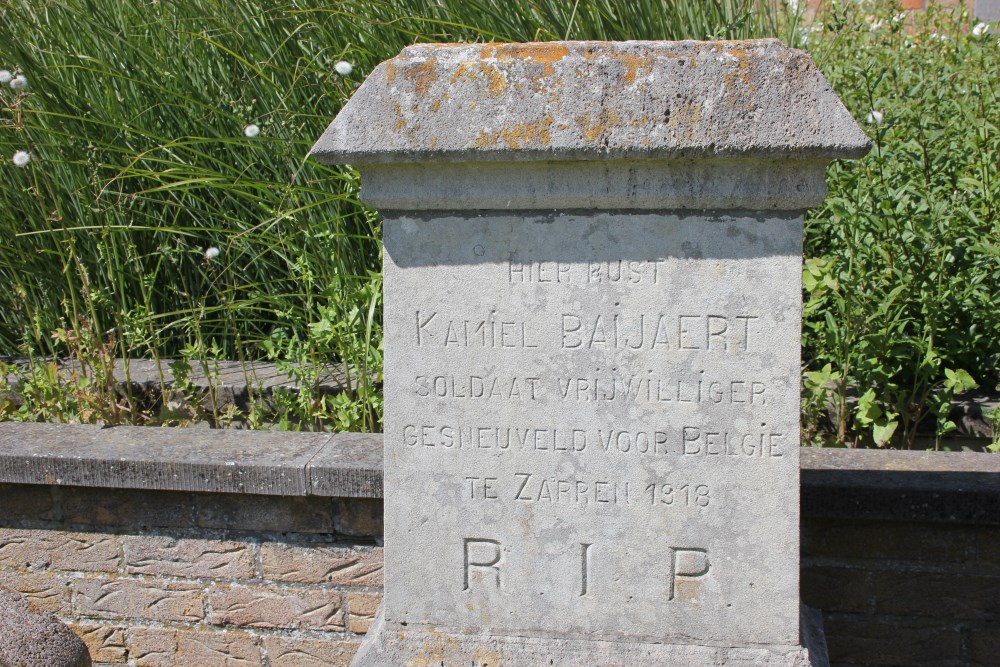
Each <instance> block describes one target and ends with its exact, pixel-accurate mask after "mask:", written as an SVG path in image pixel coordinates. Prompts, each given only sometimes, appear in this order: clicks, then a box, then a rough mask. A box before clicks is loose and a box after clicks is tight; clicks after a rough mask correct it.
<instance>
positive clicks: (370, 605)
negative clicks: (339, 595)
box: [347, 593, 382, 635]
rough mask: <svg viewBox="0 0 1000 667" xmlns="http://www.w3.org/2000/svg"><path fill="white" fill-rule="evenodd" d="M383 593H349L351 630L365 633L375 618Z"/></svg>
mask: <svg viewBox="0 0 1000 667" xmlns="http://www.w3.org/2000/svg"><path fill="white" fill-rule="evenodd" d="M380 604H382V595H381V594H379V593H348V594H347V610H348V621H349V623H350V630H351V632H355V633H357V634H359V635H363V634H365V633H366V632H368V628H369V627H370V626H371V624H372V622H373V621H374V620H375V614H376V613H377V612H378V607H379V605H380Z"/></svg>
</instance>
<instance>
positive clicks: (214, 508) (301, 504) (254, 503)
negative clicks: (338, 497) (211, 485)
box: [195, 493, 333, 533]
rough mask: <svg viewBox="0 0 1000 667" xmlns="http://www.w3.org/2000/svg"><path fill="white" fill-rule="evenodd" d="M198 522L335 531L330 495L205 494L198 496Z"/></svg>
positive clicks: (290, 530) (228, 527) (207, 525)
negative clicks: (324, 496) (328, 496)
mask: <svg viewBox="0 0 1000 667" xmlns="http://www.w3.org/2000/svg"><path fill="white" fill-rule="evenodd" d="M195 504H196V507H197V510H198V518H197V522H198V525H199V526H200V527H202V528H223V529H226V530H247V531H261V530H267V531H274V532H283V533H330V532H333V516H332V514H333V513H332V510H331V508H330V501H329V499H328V498H318V497H312V496H309V497H306V496H302V497H286V496H263V495H250V494H221V493H205V494H196V495H195Z"/></svg>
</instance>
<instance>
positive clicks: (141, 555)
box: [122, 535, 256, 579]
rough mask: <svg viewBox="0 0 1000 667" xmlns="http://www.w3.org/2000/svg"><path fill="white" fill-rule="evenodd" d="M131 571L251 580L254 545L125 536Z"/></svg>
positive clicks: (253, 567)
mask: <svg viewBox="0 0 1000 667" xmlns="http://www.w3.org/2000/svg"><path fill="white" fill-rule="evenodd" d="M122 541H123V543H124V547H125V568H126V570H127V571H128V572H129V573H131V574H152V575H162V576H175V577H205V578H215V579H252V578H253V577H254V576H255V575H256V563H255V562H254V554H253V544H252V543H251V542H236V541H233V540H218V539H215V540H209V539H195V538H176V537H169V536H165V535H128V536H125V537H124V538H122Z"/></svg>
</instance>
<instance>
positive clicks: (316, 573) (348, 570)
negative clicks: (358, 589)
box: [260, 542, 383, 586]
mask: <svg viewBox="0 0 1000 667" xmlns="http://www.w3.org/2000/svg"><path fill="white" fill-rule="evenodd" d="M260 559H261V566H262V567H263V573H264V578H265V579H274V580H277V581H290V582H295V583H305V584H320V583H332V584H337V585H343V586H381V585H382V565H383V556H382V549H381V548H379V547H356V548H345V547H334V546H326V545H320V544H315V545H312V544H284V543H279V542H274V543H264V544H261V545H260Z"/></svg>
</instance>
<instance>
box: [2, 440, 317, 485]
mask: <svg viewBox="0 0 1000 667" xmlns="http://www.w3.org/2000/svg"><path fill="white" fill-rule="evenodd" d="M32 426H33V428H31V429H24V428H21V427H20V425H16V424H8V423H0V453H3V455H0V479H3V480H6V481H11V482H26V483H38V482H39V481H40V480H45V481H46V482H47V483H49V484H66V485H72V486H102V487H110V488H146V489H166V490H181V491H183V490H199V491H213V492H245V493H259V494H273V495H305V493H306V492H307V488H308V483H307V481H306V471H305V467H306V464H307V463H308V462H309V460H310V459H311V458H312V457H313V456H315V455H316V454H317V453H318V452H319V451H320V450H321V449H322V447H323V445H324V444H326V442H327V440H329V439H330V436H329V435H328V434H322V433H315V434H300V437H297V438H294V437H289V434H285V433H269V432H264V431H221V432H218V433H212V434H211V435H210V436H205V435H204V431H203V430H202V429H147V428H144V427H141V426H136V427H131V426H119V427H116V428H114V429H95V428H93V427H90V426H86V425H79V426H69V425H62V424H33V425H32ZM165 462H169V465H164V463H165Z"/></svg>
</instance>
